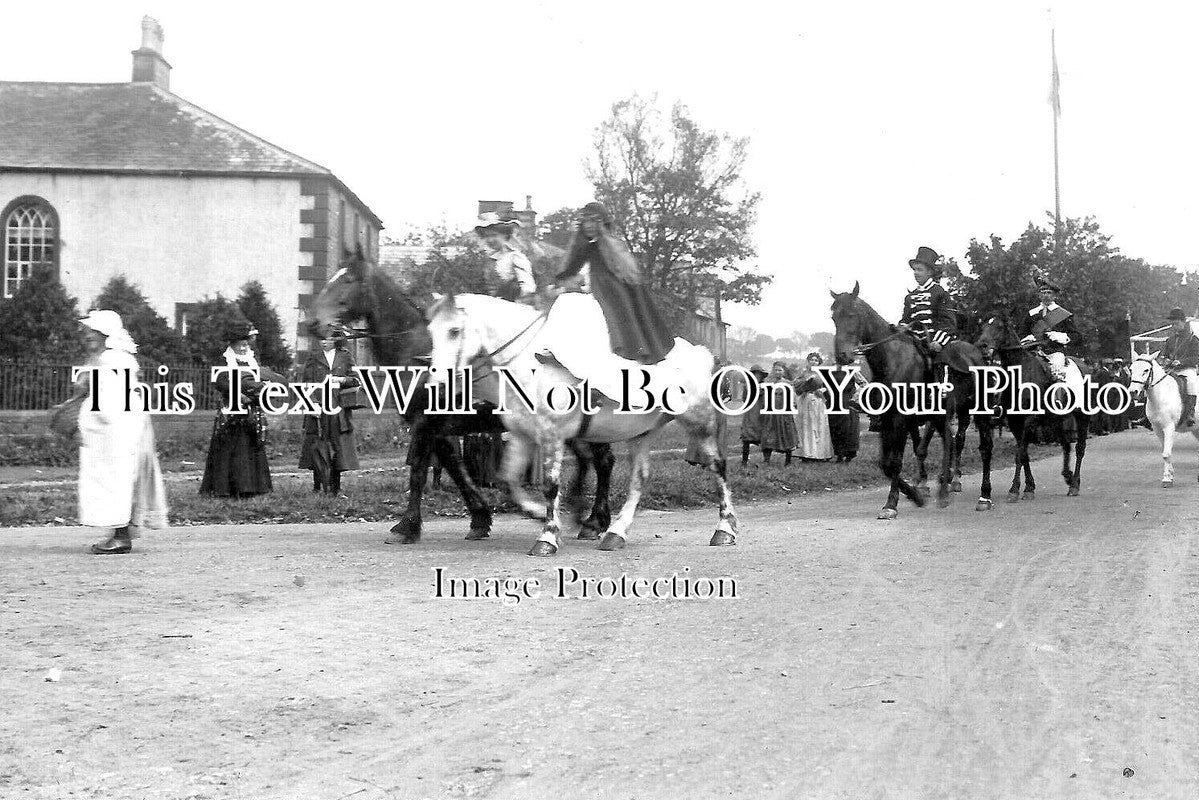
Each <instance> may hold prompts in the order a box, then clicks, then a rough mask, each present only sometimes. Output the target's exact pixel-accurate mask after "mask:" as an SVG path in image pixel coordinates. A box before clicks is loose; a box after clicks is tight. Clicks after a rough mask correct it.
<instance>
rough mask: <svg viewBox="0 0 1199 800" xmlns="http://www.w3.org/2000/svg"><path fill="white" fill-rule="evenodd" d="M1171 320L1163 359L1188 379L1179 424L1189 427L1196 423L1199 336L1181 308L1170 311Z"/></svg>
mask: <svg viewBox="0 0 1199 800" xmlns="http://www.w3.org/2000/svg"><path fill="white" fill-rule="evenodd" d="M1166 319H1168V320H1170V327H1171V328H1172V329H1173V330H1171V331H1170V338H1169V339H1167V340H1166V344H1165V346H1164V347H1162V360H1163V361H1165V362H1166V366H1168V367H1169V368H1170V371H1171V372H1174V373H1177V374H1179V375H1183V376H1185V377H1186V379H1187V393H1186V396H1185V397H1183V398H1182V418H1181V419H1180V420H1179V421H1178V424H1179V425H1180V426H1182V427H1184V428H1185V427H1188V426H1190V425H1194V424H1195V396H1196V395H1197V394H1199V372H1197V371H1196V370H1197V369H1199V337H1196V336H1195V332H1194V331H1193V330H1191V324H1190V322H1188V321H1187V315H1186V314H1184V313H1182V309H1181V308H1175V309H1173V310H1171V311H1170V315H1169V316H1168V317H1166Z"/></svg>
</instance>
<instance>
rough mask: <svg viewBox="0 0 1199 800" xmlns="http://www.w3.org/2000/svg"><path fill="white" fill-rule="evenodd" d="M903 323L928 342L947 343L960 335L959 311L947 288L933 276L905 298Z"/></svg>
mask: <svg viewBox="0 0 1199 800" xmlns="http://www.w3.org/2000/svg"><path fill="white" fill-rule="evenodd" d="M899 321H900V323H901V324H906V325H909V326H911V328H912V332H913V333H915V334H917V335H918V336H920V337H921V338H923V339H924V340H925V341H927V342H936V343H937V344H939V345H942V346H944V345H946V344H948V343H949V342H951V341H953V340H954V339H956V338H957V328H958V325H957V314H955V313H954V309H953V300H952V298H950V296H949V292H947V291H945V287H943V286H941V284H939V283H937V282H936V281H935V280H933V279H932V278H929V279H928V280H927V281H925V282H924V283H922V284H921V285H919V286H917V287H916V288H915V289H912V290H911V291H910V292H908V293H907V296H906V297H904V298H903V317H902V318H901V319H900V320H899Z"/></svg>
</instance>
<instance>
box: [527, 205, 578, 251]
mask: <svg viewBox="0 0 1199 800" xmlns="http://www.w3.org/2000/svg"><path fill="white" fill-rule="evenodd" d="M578 218H579V209H577V208H570V207H566V208H559V209H558V210H557V211H551V212H550V213H548V214H546V215H545V216H543V217H542V218H541V220H540V222H538V223H537V228H538V236H539V237H540V238H541V241H543V242H545V243H547V244H551V245H553V246H554V247H558V248H561V249H563V250H565V249H566V248H567V246H568V245H569V244H570V238H571V237H572V236H574V232H575V228H576V225H577V220H578Z"/></svg>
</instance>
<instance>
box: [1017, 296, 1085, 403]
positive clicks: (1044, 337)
mask: <svg viewBox="0 0 1199 800" xmlns="http://www.w3.org/2000/svg"><path fill="white" fill-rule="evenodd" d="M1037 290H1038V291H1039V292H1040V295H1041V304H1040V305H1038V306H1033V307H1032V308H1030V309H1029V310H1028V321H1027V322H1026V323H1025V328H1024V332H1025V336H1024V338H1023V339H1021V340H1020V343H1021V344H1022V345H1033V344H1036V345H1040V347H1041V350H1042V351H1043V352H1044V353H1045V355H1046V358H1047V359H1048V360H1049V367H1050V369H1051V370H1052V372H1053V376H1054V377H1055V378H1057V379H1058V380H1059V381H1060V380H1065V379H1066V348H1067V347H1078V346H1079V345H1080V344H1082V337H1081V336H1079V334H1078V329H1077V328H1075V327H1074V314H1073V313H1072V312H1070V311H1067V310H1066V309H1064V308H1062V307H1061V306H1059V305H1058V304H1057V298H1058V295H1059V294H1061V291H1062V290H1061V287H1059V286H1058V285H1057V284H1056V283H1053V282H1052V281H1049V280H1047V279H1045V278H1040V279H1038V280H1037Z"/></svg>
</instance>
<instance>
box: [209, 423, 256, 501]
mask: <svg viewBox="0 0 1199 800" xmlns="http://www.w3.org/2000/svg"><path fill="white" fill-rule="evenodd" d="M263 438H264V437H262V436H261V433H260V430H259V429H257V428H256V426H255V424H254V420H253V418H252V417H249V416H244V417H241V418H240V419H239V418H237V417H224V415H222V414H217V418H216V420H215V422H214V423H213V430H212V439H211V440H210V441H209V443H208V458H207V460H206V462H205V464H204V479H203V480H202V481H201V482H200V494H206V495H213V496H216V497H249V496H251V495H256V494H267V493H269V492H270V491H271V490H272V487H271V468H270V464H269V463H268V461H267V455H266V444H265V442H263V441H261V439H263Z"/></svg>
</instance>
